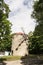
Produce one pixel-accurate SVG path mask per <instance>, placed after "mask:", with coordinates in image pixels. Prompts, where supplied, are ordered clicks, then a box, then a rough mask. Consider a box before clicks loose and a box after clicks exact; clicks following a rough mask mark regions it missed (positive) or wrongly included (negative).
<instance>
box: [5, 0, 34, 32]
mask: <svg viewBox="0 0 43 65" xmlns="http://www.w3.org/2000/svg"><path fill="white" fill-rule="evenodd" d="M5 1H6V3H7V4H8V5H9V7H10V10H11V12H10V14H9V20H10V21H11V23H12V24H13V26H12V32H20V31H22V30H21V27H23V28H24V30H25V32H26V33H28V32H29V31H33V30H34V28H35V23H34V22H33V20H32V19H31V13H32V8H31V7H30V5H31V2H32V1H31V0H5ZM24 3H25V4H24ZM28 6H29V7H28Z"/></svg>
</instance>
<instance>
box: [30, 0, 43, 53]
mask: <svg viewBox="0 0 43 65" xmlns="http://www.w3.org/2000/svg"><path fill="white" fill-rule="evenodd" d="M33 8H34V10H33V13H32V17H33V18H34V19H35V20H36V23H37V25H36V27H35V30H34V32H33V37H32V38H31V42H32V44H31V49H32V51H33V50H34V53H43V0H38V1H35V2H34V5H33ZM36 50H37V52H36Z"/></svg>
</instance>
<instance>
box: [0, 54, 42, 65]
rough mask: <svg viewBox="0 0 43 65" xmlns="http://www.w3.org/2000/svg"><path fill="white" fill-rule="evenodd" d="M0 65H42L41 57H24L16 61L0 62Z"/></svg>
mask: <svg viewBox="0 0 43 65" xmlns="http://www.w3.org/2000/svg"><path fill="white" fill-rule="evenodd" d="M0 65H43V55H41V56H39V55H36V56H34V55H33V56H25V57H22V58H21V59H17V60H14V59H13V60H9V61H8V60H7V61H3V60H1V61H0Z"/></svg>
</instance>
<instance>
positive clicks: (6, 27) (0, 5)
mask: <svg viewBox="0 0 43 65" xmlns="http://www.w3.org/2000/svg"><path fill="white" fill-rule="evenodd" d="M9 12H10V10H9V7H8V5H7V4H5V2H4V0H0V51H5V50H9V51H10V50H11V35H10V33H11V23H10V22H9V21H8V20H7V18H8V14H9Z"/></svg>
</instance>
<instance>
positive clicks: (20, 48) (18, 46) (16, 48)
mask: <svg viewBox="0 0 43 65" xmlns="http://www.w3.org/2000/svg"><path fill="white" fill-rule="evenodd" d="M23 35H24V34H23V33H15V34H14V35H13V38H12V48H11V50H12V55H13V56H25V55H28V51H27V43H28V41H27V40H24V37H23Z"/></svg>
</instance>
